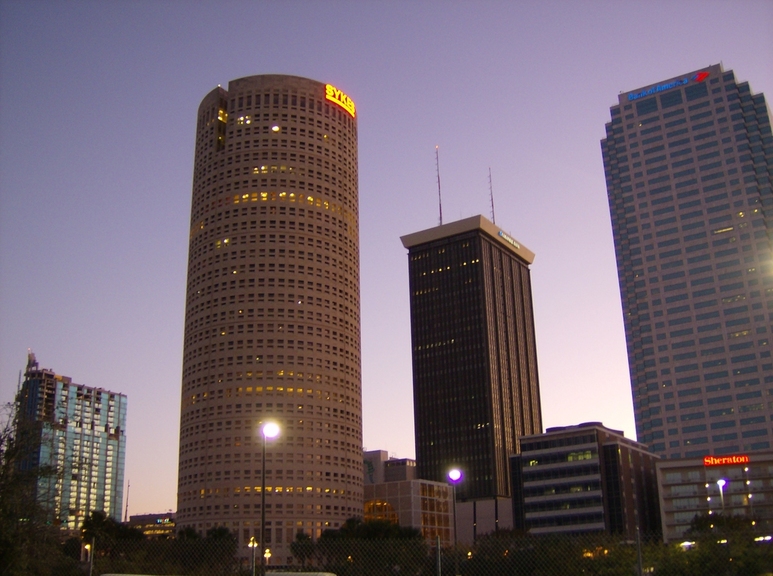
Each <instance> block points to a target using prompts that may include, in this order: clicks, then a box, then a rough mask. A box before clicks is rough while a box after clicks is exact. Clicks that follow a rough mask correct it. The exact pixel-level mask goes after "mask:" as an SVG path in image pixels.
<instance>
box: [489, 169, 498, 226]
mask: <svg viewBox="0 0 773 576" xmlns="http://www.w3.org/2000/svg"><path fill="white" fill-rule="evenodd" d="M488 193H489V198H491V223H492V224H496V223H497V219H496V216H494V186H493V185H492V184H491V166H489V168H488Z"/></svg>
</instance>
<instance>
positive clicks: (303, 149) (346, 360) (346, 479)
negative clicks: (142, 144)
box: [177, 75, 362, 565]
mask: <svg viewBox="0 0 773 576" xmlns="http://www.w3.org/2000/svg"><path fill="white" fill-rule="evenodd" d="M361 413H362V411H361V376H360V296H359V238H358V197H357V119H356V111H355V107H354V103H353V102H352V100H351V99H350V98H349V97H348V96H347V95H346V94H344V93H343V92H341V91H340V90H338V89H337V88H335V87H333V86H331V85H329V84H328V85H325V84H322V83H319V82H316V81H313V80H308V79H306V78H299V77H295V76H281V75H265V76H250V77H247V78H240V79H238V80H234V81H232V82H230V84H229V85H228V90H225V89H223V88H221V87H218V88H216V89H215V90H213V91H212V92H210V93H209V94H208V95H207V96H206V97H205V98H204V100H203V101H202V103H201V105H200V107H199V113H198V125H197V130H196V154H195V165H194V173H193V202H192V206H191V231H190V246H189V255H188V283H187V299H186V310H185V342H184V355H183V377H182V405H181V418H180V457H179V478H178V502H177V506H178V508H177V524H178V527H179V528H186V527H190V528H194V529H195V530H197V531H198V532H199V533H200V534H202V535H205V534H206V532H207V531H208V530H210V529H212V528H214V527H225V528H228V529H229V530H230V531H231V532H232V533H233V534H235V535H236V537H237V539H238V542H239V546H240V553H241V555H242V556H246V555H248V554H249V552H248V551H249V548H247V547H246V546H247V544H248V543H249V542H250V539H251V538H255V540H256V541H258V542H259V541H260V517H261V506H260V503H261V494H262V493H263V492H262V486H263V484H264V483H265V492H264V493H263V494H264V495H265V502H266V505H265V510H264V513H265V528H266V529H265V541H264V544H265V546H264V548H270V550H271V559H270V564H271V565H277V564H280V565H281V564H289V563H292V562H293V559H292V555H291V553H290V543H291V542H292V541H293V540H294V539H295V537H296V534H297V533H298V532H301V531H302V532H304V533H306V534H308V535H309V536H311V537H312V538H314V539H316V538H317V537H318V536H319V535H320V533H321V532H322V531H323V530H324V529H326V528H336V527H338V526H340V525H341V524H342V523H343V522H344V521H345V520H346V519H347V518H350V517H352V516H361V515H362V419H361ZM268 421H272V422H276V423H277V424H278V425H279V427H280V430H281V431H280V435H279V437H278V438H276V439H274V440H268V441H267V444H266V466H265V469H263V468H262V466H261V448H262V442H263V439H262V436H261V433H260V430H261V426H262V424H263V423H264V422H268Z"/></svg>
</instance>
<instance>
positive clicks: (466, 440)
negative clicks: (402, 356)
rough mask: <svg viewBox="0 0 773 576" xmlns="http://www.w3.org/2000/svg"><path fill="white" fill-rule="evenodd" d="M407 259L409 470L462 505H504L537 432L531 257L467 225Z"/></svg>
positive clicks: (427, 242) (441, 229)
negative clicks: (444, 485)
mask: <svg viewBox="0 0 773 576" xmlns="http://www.w3.org/2000/svg"><path fill="white" fill-rule="evenodd" d="M402 242H403V245H404V246H405V247H406V248H407V249H408V260H409V269H408V272H409V279H410V292H411V294H410V302H411V345H412V350H413V398H414V420H415V430H416V432H415V434H416V465H417V475H418V477H419V478H422V479H426V480H433V481H435V482H445V481H446V474H447V472H448V470H449V469H450V468H451V467H458V468H460V469H461V470H463V473H464V479H463V481H462V482H461V483H459V485H458V486H457V495H458V497H459V498H460V499H482V498H497V497H509V496H510V480H509V464H508V458H509V456H510V455H511V454H515V453H518V452H519V440H520V438H521V436H524V435H527V434H537V433H539V432H541V431H542V413H541V408H540V396H539V383H538V377H537V352H536V346H535V340H534V315H533V310H532V297H531V277H530V270H529V264H531V262H532V261H533V259H534V254H533V253H532V252H530V251H529V250H528V249H526V248H525V247H524V246H522V245H520V244H519V243H518V242H516V241H515V240H514V239H512V238H511V237H510V236H509V235H507V234H506V233H504V232H503V231H501V230H500V229H499V228H497V227H496V226H495V225H494V224H492V223H491V222H489V221H488V220H486V219H485V218H483V217H482V216H475V217H472V218H467V219H465V220H460V221H458V222H453V223H450V224H446V225H443V226H438V227H436V228H432V229H429V230H425V231H423V232H417V233H415V234H410V235H407V236H404V237H403V238H402Z"/></svg>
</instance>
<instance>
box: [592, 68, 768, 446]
mask: <svg viewBox="0 0 773 576" xmlns="http://www.w3.org/2000/svg"><path fill="white" fill-rule="evenodd" d="M606 131H607V137H606V138H605V139H604V140H602V143H601V147H602V152H603V157H604V168H605V173H606V181H607V194H608V198H609V207H610V212H611V216H612V227H613V230H614V240H615V251H616V254H617V267H618V276H619V281H620V292H621V296H622V303H623V316H624V322H625V332H626V339H627V344H628V362H629V367H630V373H631V387H632V392H633V401H634V415H635V418H636V434H637V437H638V439H639V441H640V442H642V443H644V444H646V445H647V446H648V447H649V449H650V450H651V451H653V452H655V453H656V454H658V455H660V456H662V457H667V458H680V457H681V458H694V457H698V456H703V455H706V454H731V453H735V452H747V451H755V450H768V449H770V447H771V442H773V428H772V426H773V404H771V402H770V394H771V390H773V359H772V358H771V342H770V339H771V331H770V328H771V321H773V314H772V313H771V309H773V267H772V266H773V261H771V257H772V256H773V250H772V246H771V240H773V192H772V191H771V182H770V178H771V170H773V136H771V128H770V115H769V111H768V108H767V105H766V103H765V98H764V96H763V95H762V94H753V93H752V92H751V90H750V88H749V84H748V83H746V82H738V81H736V79H735V75H734V74H733V72H732V71H728V72H725V71H724V70H723V69H722V67H721V66H720V65H719V64H717V65H714V66H709V67H708V68H704V69H700V70H696V71H694V72H690V73H688V74H683V75H680V76H677V77H676V78H671V79H669V80H665V81H663V82H661V83H658V84H654V85H651V86H646V87H644V88H638V89H636V90H633V91H631V92H624V93H621V94H620V95H619V96H618V103H617V104H616V105H614V106H612V108H611V121H610V122H609V123H608V124H607V125H606Z"/></svg>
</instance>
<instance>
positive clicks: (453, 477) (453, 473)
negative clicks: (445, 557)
mask: <svg viewBox="0 0 773 576" xmlns="http://www.w3.org/2000/svg"><path fill="white" fill-rule="evenodd" d="M463 477H464V475H463V474H462V471H461V470H459V468H451V470H449V471H448V482H449V483H450V484H451V488H452V494H453V498H454V576H457V575H458V574H459V556H458V554H457V550H456V547H457V536H456V485H457V484H459V482H461V481H462V478H463Z"/></svg>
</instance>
